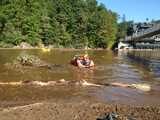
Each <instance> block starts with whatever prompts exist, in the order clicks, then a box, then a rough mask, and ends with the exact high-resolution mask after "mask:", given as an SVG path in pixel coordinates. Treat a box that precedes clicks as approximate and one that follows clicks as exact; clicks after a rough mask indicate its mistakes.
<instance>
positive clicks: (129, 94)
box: [0, 49, 160, 106]
mask: <svg viewBox="0 0 160 120" xmlns="http://www.w3.org/2000/svg"><path fill="white" fill-rule="evenodd" d="M85 52H88V54H89V55H90V57H91V58H92V59H93V60H94V62H95V64H96V67H95V68H94V69H92V70H90V69H86V68H85V69H78V68H77V67H74V66H72V65H70V64H69V62H70V60H71V59H72V57H73V56H74V55H75V54H84V53H85ZM22 53H26V54H29V55H35V56H38V57H39V58H40V59H41V60H43V61H45V62H47V63H50V64H57V65H58V66H55V67H54V68H53V69H46V68H26V67H25V68H22V69H17V68H10V67H8V66H6V64H7V63H12V62H13V61H14V60H15V59H16V57H17V56H18V55H20V54H22ZM159 53H160V51H152V52H147V53H146V52H143V51H136V52H129V53H124V52H119V53H114V52H111V51H105V50H102V51H100V50H99V51H98V50H97V51H94V50H93V51H91V50H90V51H78V50H76V51H72V50H51V52H43V51H42V50H38V49H35V50H5V49H4V50H3V49H2V50H0V82H15V81H23V80H33V81H44V82H45V81H58V80H60V79H64V80H67V81H69V80H74V81H75V80H77V81H78V80H86V81H87V82H89V83H99V84H107V83H112V82H121V83H127V84H133V83H136V84H142V83H145V84H148V85H150V86H151V90H150V91H148V92H145V91H142V90H139V89H134V88H123V87H113V86H103V87H94V86H78V85H70V86H68V85H62V86H45V87H43V86H29V85H27V86H11V85H0V106H14V105H20V104H29V103H33V102H40V101H54V100H66V101H73V102H74V101H77V100H79V101H81V100H83V99H86V100H95V101H102V102H111V103H121V104H133V105H134V104H135V105H160V55H159Z"/></svg>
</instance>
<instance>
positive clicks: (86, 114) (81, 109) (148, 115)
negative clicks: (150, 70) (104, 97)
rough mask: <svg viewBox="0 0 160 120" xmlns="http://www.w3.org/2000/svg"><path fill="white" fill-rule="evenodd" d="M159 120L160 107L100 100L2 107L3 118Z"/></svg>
mask: <svg viewBox="0 0 160 120" xmlns="http://www.w3.org/2000/svg"><path fill="white" fill-rule="evenodd" d="M111 113H115V115H116V116H115V117H116V120H159V118H160V107H158V106H157V107H144V106H143V107H142V106H141V107H140V106H136V107H135V106H128V105H115V104H106V103H100V102H91V101H81V102H68V103H66V102H62V101H61V102H60V101H58V102H40V103H34V104H30V105H25V106H16V107H11V108H1V110H0V119H1V120H108V119H104V118H106V116H107V115H108V114H111Z"/></svg>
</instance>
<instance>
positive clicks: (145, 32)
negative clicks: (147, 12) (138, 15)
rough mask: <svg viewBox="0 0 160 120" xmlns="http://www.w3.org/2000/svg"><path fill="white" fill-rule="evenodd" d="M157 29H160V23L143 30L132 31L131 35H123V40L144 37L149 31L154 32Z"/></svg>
mask: <svg viewBox="0 0 160 120" xmlns="http://www.w3.org/2000/svg"><path fill="white" fill-rule="evenodd" d="M158 30H159V31H160V24H156V25H154V26H153V27H151V28H148V29H146V30H143V31H141V32H137V33H134V34H133V35H132V36H127V37H125V40H124V41H131V40H132V39H138V38H140V37H145V36H146V35H148V34H150V33H154V32H156V31H158Z"/></svg>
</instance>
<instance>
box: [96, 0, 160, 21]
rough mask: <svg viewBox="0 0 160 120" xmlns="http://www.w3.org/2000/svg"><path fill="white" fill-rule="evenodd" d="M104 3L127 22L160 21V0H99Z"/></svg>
mask: <svg viewBox="0 0 160 120" xmlns="http://www.w3.org/2000/svg"><path fill="white" fill-rule="evenodd" d="M97 1H98V2H99V3H103V4H104V5H105V6H106V8H108V9H111V10H112V11H114V12H117V13H118V14H119V15H120V16H121V17H122V16H123V14H125V16H126V20H134V21H135V22H145V21H146V18H149V21H151V20H152V19H154V20H160V0H97Z"/></svg>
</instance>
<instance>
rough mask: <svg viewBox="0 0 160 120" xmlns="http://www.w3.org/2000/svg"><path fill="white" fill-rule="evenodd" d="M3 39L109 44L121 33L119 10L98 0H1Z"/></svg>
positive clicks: (0, 31) (0, 32)
mask: <svg viewBox="0 0 160 120" xmlns="http://www.w3.org/2000/svg"><path fill="white" fill-rule="evenodd" d="M0 8H1V9H0V41H3V42H5V43H8V44H13V45H18V44H20V43H21V42H27V43H30V44H31V45H38V44H39V43H40V42H42V43H44V44H45V45H50V44H52V45H54V46H56V47H75V48H84V47H86V46H87V47H91V48H99V47H103V48H106V47H108V46H110V45H111V44H112V43H114V41H115V39H116V34H117V14H116V13H114V12H112V11H110V10H107V9H106V7H105V6H104V5H103V4H101V5H98V3H97V1H96V0H1V1H0Z"/></svg>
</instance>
